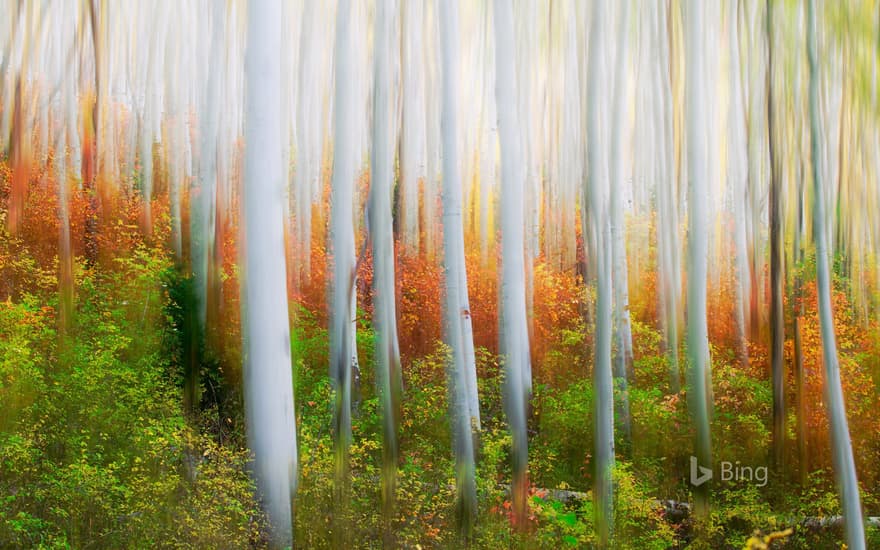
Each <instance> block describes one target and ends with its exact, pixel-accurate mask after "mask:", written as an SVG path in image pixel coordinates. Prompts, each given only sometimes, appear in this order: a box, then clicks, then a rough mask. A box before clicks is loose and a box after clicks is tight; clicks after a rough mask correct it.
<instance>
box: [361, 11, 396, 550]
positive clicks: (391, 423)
mask: <svg viewBox="0 0 880 550" xmlns="http://www.w3.org/2000/svg"><path fill="white" fill-rule="evenodd" d="M394 4H396V1H395V0H377V6H376V34H375V46H374V50H375V54H374V71H375V72H374V81H373V147H372V151H371V159H370V161H371V162H370V167H371V170H372V171H371V174H370V198H369V201H370V202H369V215H368V218H367V219H368V223H367V227H368V230H369V232H370V239H371V240H372V243H373V319H374V321H373V324H374V326H375V328H376V333H377V338H376V380H377V385H378V393H379V401H380V407H381V411H382V436H383V445H384V446H383V452H382V504H383V511H384V514H385V522H386V523H385V537H386V540H385V544H386V545H393V543H394V540H393V538H391V535H392V533H391V519H392V517H393V515H392V514H393V511H394V494H395V488H396V478H397V425H398V418H397V417H398V410H399V407H400V384H399V382H398V381H399V379H400V378H399V374H400V354H399V352H398V349H399V348H398V343H397V313H396V311H395V302H394V300H395V284H394V235H393V232H392V225H391V198H392V193H393V185H394V181H393V175H394V174H393V169H394V149H393V147H392V143H393V142H394V139H393V134H394V133H395V128H394V126H393V117H392V94H391V90H390V88H391V74H390V70H389V65H390V63H391V54H392V48H391V33H392V29H391V22H392V15H393V14H394V12H395V11H396V6H394Z"/></svg>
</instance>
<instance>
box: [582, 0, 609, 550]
mask: <svg viewBox="0 0 880 550" xmlns="http://www.w3.org/2000/svg"><path fill="white" fill-rule="evenodd" d="M604 12H605V5H604V3H603V2H596V3H594V4H593V11H592V21H591V24H590V35H589V36H590V43H589V53H588V54H589V72H590V74H589V78H588V79H587V86H588V89H587V100H588V101H587V156H588V158H587V164H588V170H589V172H588V178H587V184H586V186H587V187H588V188H585V189H584V196H585V197H587V196H589V203H588V204H589V216H583V217H582V219H583V220H584V221H583V224H584V232H583V234H584V235H585V236H586V235H588V234H589V233H590V232H592V233H593V234H594V235H596V237H597V238H596V242H595V254H594V255H593V256H592V257H593V258H594V263H595V272H596V283H597V287H596V314H595V334H594V341H593V349H594V360H593V396H594V397H593V399H594V411H593V417H594V425H595V428H594V430H595V431H594V439H593V443H594V445H593V452H594V459H593V461H594V464H595V474H594V480H595V481H594V488H593V494H594V495H595V497H594V498H595V505H594V509H593V512H594V516H595V525H596V535H597V537H598V543H599V547H602V548H604V547H606V546H608V545H609V544H610V540H611V529H612V526H613V525H614V506H613V502H614V486H613V484H612V471H613V469H614V390H613V382H612V365H611V328H612V327H611V308H612V285H611V226H610V220H609V219H608V210H609V208H608V206H609V205H608V198H607V197H608V182H607V177H608V171H607V166H608V158H607V153H606V151H607V150H606V149H605V148H604V147H603V144H604V143H605V140H604V139H603V138H604V136H603V135H602V131H601V125H600V116H601V111H602V103H603V101H602V99H603V96H604V95H605V94H603V93H602V89H601V85H602V82H603V81H604V77H605V70H604V65H605V63H606V56H607V53H606V50H605V41H606V40H605V32H604V31H605V25H606V23H607V21H606V18H605V14H604ZM588 224H590V225H591V226H592V228H591V231H588ZM585 238H586V237H585Z"/></svg>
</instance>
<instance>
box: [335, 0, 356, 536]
mask: <svg viewBox="0 0 880 550" xmlns="http://www.w3.org/2000/svg"><path fill="white" fill-rule="evenodd" d="M336 17H337V19H336V50H335V56H336V62H335V63H336V66H335V71H336V75H335V81H336V82H335V94H336V96H335V107H334V109H335V112H334V114H333V123H334V124H333V151H334V153H333V181H332V183H331V191H330V224H331V225H330V233H331V235H330V238H331V245H330V246H331V254H332V261H333V279H332V281H331V296H332V298H331V303H330V308H331V309H330V319H331V325H330V329H331V330H330V378H331V381H332V383H333V390H334V400H335V401H334V408H333V437H334V446H335V455H336V485H335V489H334V491H335V498H336V505H337V506H339V507H340V508H339V510H338V512H339V513H337V519H339V518H340V517H342V516H344V514H343V513H342V511H343V510H344V509H345V508H344V507H345V506H347V504H348V490H349V479H348V477H349V450H350V446H351V399H352V390H351V387H352V359H353V358H355V357H356V353H357V351H356V350H355V349H353V346H352V342H353V338H352V337H353V334H352V315H351V312H352V301H353V299H354V296H353V292H354V288H353V287H354V277H355V243H354V225H353V224H354V221H353V216H354V213H353V203H354V178H355V166H354V160H355V159H354V155H353V154H352V149H353V146H354V141H355V140H354V137H355V136H354V132H353V129H354V125H353V122H354V117H355V109H354V97H353V95H354V92H353V90H352V88H353V81H352V75H353V73H352V71H353V65H354V63H353V57H354V52H353V51H352V50H353V48H352V47H351V44H352V37H351V28H352V24H351V23H352V22H351V20H352V2H351V0H341V1H340V2H339V6H338V11H337V15H336ZM346 531H347V530H346V529H345V527H344V526H343V525H342V524H341V523H340V522H338V521H337V524H336V525H335V526H334V541H335V543H336V544H337V546H343V545H344V541H345V534H346Z"/></svg>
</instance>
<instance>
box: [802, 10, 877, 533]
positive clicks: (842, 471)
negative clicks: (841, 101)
mask: <svg viewBox="0 0 880 550" xmlns="http://www.w3.org/2000/svg"><path fill="white" fill-rule="evenodd" d="M816 57H817V55H816V2H815V0H809V1H808V3H807V59H808V61H809V66H810V95H809V102H810V103H809V107H810V145H811V147H810V154H811V157H812V165H813V200H814V201H815V202H814V204H813V239H814V241H815V243H816V279H817V285H818V293H819V325H820V328H821V331H822V359H823V362H824V364H825V399H826V402H827V403H828V420H829V424H830V428H831V449H832V455H833V457H834V473H835V477H836V478H837V489H838V491H839V493H840V505H841V508H842V509H843V520H844V528H845V531H846V542H847V544H848V547H849V548H852V549H853V550H864V548H865V526H864V523H863V520H862V505H861V499H860V498H859V482H858V480H857V479H856V466H855V461H854V459H853V450H852V441H851V440H850V437H849V426H848V425H847V419H846V407H845V405H844V402H843V387H842V386H841V381H840V366H839V364H838V359H837V340H836V337H835V335H834V316H833V313H832V311H831V273H830V268H829V265H828V241H827V239H828V234H827V232H826V231H825V195H824V190H823V188H822V178H821V170H820V166H819V162H818V160H819V155H820V147H821V145H820V141H819V140H820V137H821V134H820V133H819V132H820V128H819V74H818V73H819V68H818V61H817V59H816Z"/></svg>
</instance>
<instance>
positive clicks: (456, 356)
mask: <svg viewBox="0 0 880 550" xmlns="http://www.w3.org/2000/svg"><path fill="white" fill-rule="evenodd" d="M439 8H440V39H441V41H442V43H441V57H442V66H443V82H442V107H441V117H440V118H441V122H440V123H441V127H442V142H443V149H442V150H443V269H444V281H445V292H446V300H445V302H446V303H445V327H444V329H445V330H444V332H445V339H446V343H447V345H448V346H449V347H450V348H451V349H450V353H451V356H450V359H449V363H448V373H449V374H448V378H449V394H450V399H449V401H450V409H451V410H450V415H451V417H452V426H453V432H454V434H453V435H454V441H455V443H454V445H455V462H456V486H457V503H456V509H457V516H458V520H459V526H460V529H461V532H462V534H463V535H465V536H468V535H469V534H470V531H471V529H472V527H473V523H474V520H475V516H476V511H477V492H476V480H475V466H474V445H473V431H474V428H475V427H476V425H475V423H477V422H479V420H478V418H479V417H474V416H473V410H471V408H470V405H469V398H468V392H469V390H470V386H469V384H468V383H467V380H468V376H467V372H466V371H467V359H466V349H465V340H466V339H468V338H470V333H469V332H466V331H465V329H464V322H465V321H468V322H469V321H470V310H468V309H463V308H462V304H464V303H466V302H467V275H466V273H465V262H464V234H463V227H462V218H461V210H462V206H461V171H460V170H461V167H460V164H459V159H458V140H459V134H458V112H459V111H458V64H459V54H458V52H459V50H458V40H459V37H458V6H457V4H456V3H455V2H440V3H439ZM471 342H472V341H471ZM471 346H473V343H471ZM474 378H476V377H474ZM474 389H475V388H474Z"/></svg>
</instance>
